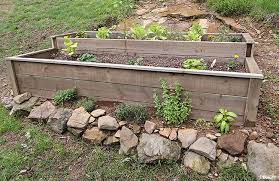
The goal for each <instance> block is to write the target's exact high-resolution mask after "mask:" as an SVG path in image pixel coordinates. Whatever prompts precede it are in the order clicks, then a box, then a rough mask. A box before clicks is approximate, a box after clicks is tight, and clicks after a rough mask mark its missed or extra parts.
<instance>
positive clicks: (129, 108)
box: [115, 104, 148, 122]
mask: <svg viewBox="0 0 279 181" xmlns="http://www.w3.org/2000/svg"><path fill="white" fill-rule="evenodd" d="M115 116H116V118H117V119H119V120H127V121H136V122H144V121H145V120H147V119H148V112H147V108H146V107H145V106H143V105H139V104H137V105H133V104H120V105H118V106H117V108H116V110H115Z"/></svg>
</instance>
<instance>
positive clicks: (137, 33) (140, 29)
mask: <svg viewBox="0 0 279 181" xmlns="http://www.w3.org/2000/svg"><path fill="white" fill-rule="evenodd" d="M130 34H131V37H132V38H134V39H137V40H143V39H145V38H146V37H147V35H148V33H147V31H146V30H145V27H144V26H140V25H136V26H134V27H132V28H131V29H130Z"/></svg>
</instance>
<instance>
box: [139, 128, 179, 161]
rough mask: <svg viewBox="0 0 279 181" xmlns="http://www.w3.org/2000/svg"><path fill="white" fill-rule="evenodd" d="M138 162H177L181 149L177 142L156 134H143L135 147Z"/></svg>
mask: <svg viewBox="0 0 279 181" xmlns="http://www.w3.org/2000/svg"><path fill="white" fill-rule="evenodd" d="M137 152H138V158H139V161H140V162H144V163H150V162H153V161H156V160H178V159H179V158H180V153H181V147H180V146H179V144H178V143H177V142H174V141H170V140H169V139H167V138H164V137H162V136H159V135H157V134H146V133H143V134H142V135H141V137H140V141H139V145H138V147H137Z"/></svg>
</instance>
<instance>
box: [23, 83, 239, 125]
mask: <svg viewBox="0 0 279 181" xmlns="http://www.w3.org/2000/svg"><path fill="white" fill-rule="evenodd" d="M21 91H23V92H30V93H31V94H32V95H33V96H37V97H44V98H49V99H51V98H52V97H53V96H54V94H55V92H53V91H47V90H38V89H31V88H22V89H21ZM89 97H90V96H89ZM91 97H92V96H91ZM93 98H95V99H96V100H102V101H117V102H125V103H138V102H132V101H127V100H116V99H110V98H105V97H98V96H94V97H93ZM147 105H149V104H147ZM215 114H216V111H205V110H199V109H194V108H193V109H192V112H191V115H190V118H191V119H199V118H203V119H205V120H206V121H212V119H213V117H214V115H215ZM243 118H244V117H243V116H242V115H239V116H238V118H237V121H238V122H237V124H241V122H243Z"/></svg>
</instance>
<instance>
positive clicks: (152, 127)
mask: <svg viewBox="0 0 279 181" xmlns="http://www.w3.org/2000/svg"><path fill="white" fill-rule="evenodd" d="M144 129H145V131H146V132H147V133H149V134H151V133H153V131H154V130H155V129H156V123H153V122H151V121H145V124H144Z"/></svg>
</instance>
